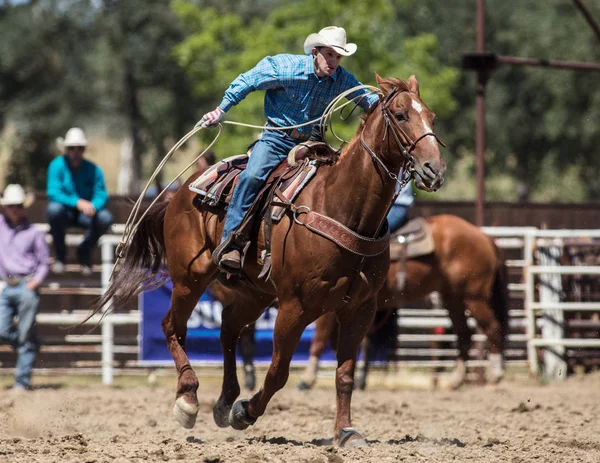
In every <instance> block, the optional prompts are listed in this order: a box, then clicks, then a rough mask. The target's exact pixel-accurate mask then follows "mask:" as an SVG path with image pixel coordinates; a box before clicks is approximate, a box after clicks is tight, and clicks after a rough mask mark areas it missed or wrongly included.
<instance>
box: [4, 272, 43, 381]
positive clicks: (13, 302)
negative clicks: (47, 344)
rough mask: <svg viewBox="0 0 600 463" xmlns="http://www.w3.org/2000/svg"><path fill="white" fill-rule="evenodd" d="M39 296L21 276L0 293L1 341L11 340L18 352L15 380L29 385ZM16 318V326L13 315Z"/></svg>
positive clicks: (35, 344) (35, 351) (34, 353)
mask: <svg viewBox="0 0 600 463" xmlns="http://www.w3.org/2000/svg"><path fill="white" fill-rule="evenodd" d="M39 302H40V296H39V294H38V293H37V292H36V291H31V290H30V289H28V288H27V286H25V282H24V281H23V280H22V281H21V282H20V283H19V284H18V285H17V286H6V288H4V290H3V291H2V292H1V293H0V342H1V343H3V344H10V345H12V346H13V348H14V349H15V351H16V352H17V367H16V371H15V384H16V385H20V386H23V387H29V385H30V382H31V370H32V368H33V363H34V362H35V359H36V357H37V353H38V350H39V345H38V342H37V339H36V334H35V316H36V314H37V311H38V308H39ZM15 316H17V317H18V318H19V321H18V324H17V326H16V327H15V325H14V323H13V318H14V317H15Z"/></svg>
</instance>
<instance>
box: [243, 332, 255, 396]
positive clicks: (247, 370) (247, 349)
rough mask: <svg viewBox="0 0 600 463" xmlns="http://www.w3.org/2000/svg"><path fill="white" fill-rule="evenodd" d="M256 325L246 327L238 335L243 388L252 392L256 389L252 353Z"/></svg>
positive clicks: (253, 350) (253, 351)
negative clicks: (242, 370)
mask: <svg viewBox="0 0 600 463" xmlns="http://www.w3.org/2000/svg"><path fill="white" fill-rule="evenodd" d="M255 335H256V324H254V323H251V324H250V325H247V326H246V327H245V328H244V329H243V330H242V333H241V334H240V340H239V346H240V355H241V356H242V362H244V388H245V389H247V390H248V391H253V390H254V388H255V387H256V372H255V370H254V353H255V351H256V340H255V339H254V336H255Z"/></svg>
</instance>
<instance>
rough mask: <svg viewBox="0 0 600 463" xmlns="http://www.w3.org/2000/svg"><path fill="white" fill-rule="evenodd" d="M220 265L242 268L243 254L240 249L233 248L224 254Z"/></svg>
mask: <svg viewBox="0 0 600 463" xmlns="http://www.w3.org/2000/svg"><path fill="white" fill-rule="evenodd" d="M219 267H221V268H224V267H225V268H230V269H234V270H237V269H240V268H241V267H242V255H241V253H240V250H239V249H236V248H233V249H232V250H231V251H228V252H226V253H225V254H223V255H222V256H221V259H220V260H219Z"/></svg>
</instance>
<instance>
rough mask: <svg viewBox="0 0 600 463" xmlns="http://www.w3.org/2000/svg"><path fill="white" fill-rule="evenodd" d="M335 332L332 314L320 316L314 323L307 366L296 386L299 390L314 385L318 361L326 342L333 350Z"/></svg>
mask: <svg viewBox="0 0 600 463" xmlns="http://www.w3.org/2000/svg"><path fill="white" fill-rule="evenodd" d="M337 332H338V322H337V318H336V316H335V313H334V312H327V313H325V314H323V315H321V316H320V317H319V318H318V319H317V321H316V322H315V334H314V336H313V339H312V341H311V343H310V351H309V357H308V364H307V365H306V368H305V369H304V372H303V373H302V377H301V378H300V382H299V383H298V386H297V387H298V389H299V390H301V391H307V390H309V389H312V387H313V386H314V385H315V382H316V381H317V372H318V371H319V359H320V358H321V355H323V352H325V348H326V347H327V342H328V341H331V346H332V347H333V348H334V349H335V345H336V344H337Z"/></svg>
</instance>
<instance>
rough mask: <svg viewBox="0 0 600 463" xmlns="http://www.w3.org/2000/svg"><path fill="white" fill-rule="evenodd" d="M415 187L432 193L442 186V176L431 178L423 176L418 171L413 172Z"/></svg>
mask: <svg viewBox="0 0 600 463" xmlns="http://www.w3.org/2000/svg"><path fill="white" fill-rule="evenodd" d="M414 179H415V185H416V186H417V188H418V189H420V190H424V191H427V192H428V193H433V192H436V191H437V190H439V189H440V188H441V187H442V185H443V184H444V176H443V175H432V176H431V177H429V176H426V175H423V174H422V173H421V172H419V171H418V170H415V171H414Z"/></svg>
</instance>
